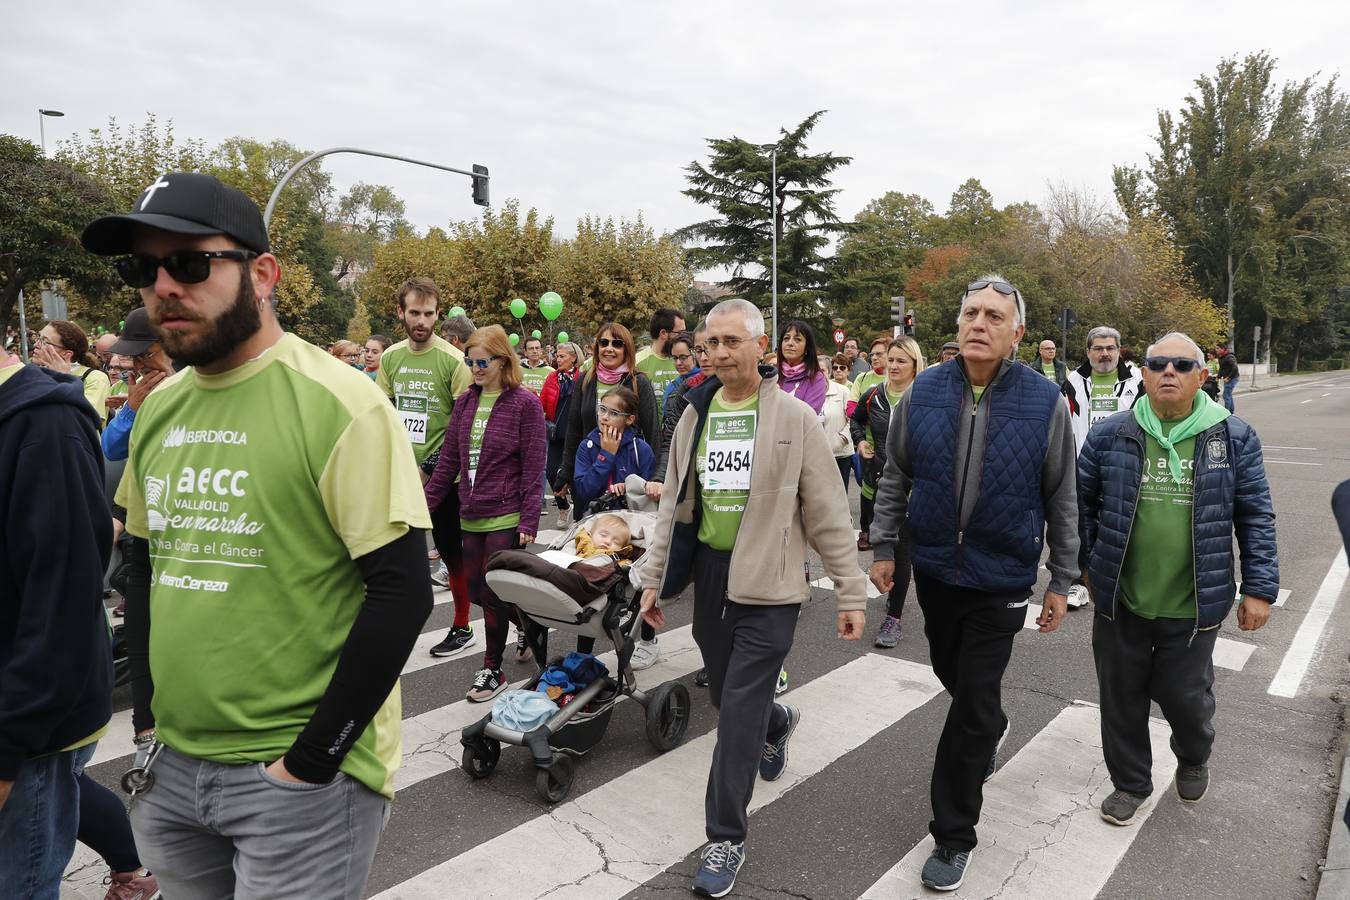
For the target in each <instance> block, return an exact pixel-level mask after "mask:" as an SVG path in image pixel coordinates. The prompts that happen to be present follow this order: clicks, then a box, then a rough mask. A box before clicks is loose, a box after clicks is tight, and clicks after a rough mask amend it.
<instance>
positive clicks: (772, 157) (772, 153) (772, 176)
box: [759, 144, 778, 347]
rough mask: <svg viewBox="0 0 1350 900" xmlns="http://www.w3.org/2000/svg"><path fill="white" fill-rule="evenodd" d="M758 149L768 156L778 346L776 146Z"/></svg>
mask: <svg viewBox="0 0 1350 900" xmlns="http://www.w3.org/2000/svg"><path fill="white" fill-rule="evenodd" d="M759 149H761V150H765V151H767V152H768V154H769V216H770V217H771V219H770V222H769V227H770V228H772V229H773V233H772V240H773V251H772V252H773V262H772V265H771V269H772V271H773V343H772V344H771V345H770V346H773V347H777V346H778V145H777V144H760V145H759Z"/></svg>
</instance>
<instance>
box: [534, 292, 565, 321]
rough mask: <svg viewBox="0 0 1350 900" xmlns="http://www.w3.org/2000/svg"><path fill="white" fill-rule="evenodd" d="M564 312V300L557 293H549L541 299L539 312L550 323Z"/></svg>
mask: <svg viewBox="0 0 1350 900" xmlns="http://www.w3.org/2000/svg"><path fill="white" fill-rule="evenodd" d="M562 311H563V298H562V297H561V296H559V295H558V293H557V292H556V291H549V292H548V293H547V294H544V296H542V297H540V298H539V312H541V313H543V315H544V318H545V319H548V320H549V321H550V322H552V321H553V320H554V319H556V318H558V316H560V315H562Z"/></svg>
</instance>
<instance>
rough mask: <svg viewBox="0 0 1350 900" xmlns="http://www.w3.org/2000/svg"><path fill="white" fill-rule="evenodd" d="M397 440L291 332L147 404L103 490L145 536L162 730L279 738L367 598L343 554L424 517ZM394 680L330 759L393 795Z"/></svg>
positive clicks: (365, 392)
mask: <svg viewBox="0 0 1350 900" xmlns="http://www.w3.org/2000/svg"><path fill="white" fill-rule="evenodd" d="M412 462H413V455H412V450H411V449H410V447H409V445H408V437H407V434H406V433H405V432H404V430H403V427H402V425H401V424H400V422H399V420H398V418H397V417H396V415H395V413H394V410H393V408H392V407H391V406H390V405H389V402H388V400H386V399H385V397H384V396H383V395H382V394H381V393H380V391H379V390H378V389H377V388H376V387H375V386H374V385H373V384H371V382H370V379H369V378H366V377H365V376H364V375H363V374H361V373H360V372H358V371H356V370H355V369H353V368H352V367H351V366H347V365H343V363H342V362H341V361H339V360H336V359H334V358H333V357H331V356H329V355H328V354H327V353H324V352H323V351H322V350H320V349H319V348H317V347H314V346H312V345H310V344H307V343H305V342H304V341H302V340H300V339H299V338H298V337H295V336H294V335H290V334H287V335H285V336H283V337H282V338H281V339H280V340H279V341H277V343H276V344H274V345H273V346H272V347H271V348H270V349H268V350H267V351H266V352H264V353H263V354H262V355H260V356H258V357H257V358H256V359H253V360H251V361H249V362H247V363H245V364H244V365H242V366H239V367H238V368H235V369H232V370H231V371H229V372H225V373H223V374H219V375H203V374H201V373H199V372H198V371H197V370H195V369H191V368H189V369H185V370H183V371H182V372H179V373H178V374H177V375H174V376H172V377H171V378H169V379H168V380H167V381H165V382H164V383H163V384H162V385H160V387H158V388H157V389H156V390H155V392H154V393H153V394H151V395H150V396H149V397H147V398H146V400H145V403H144V404H143V405H142V406H141V408H140V411H139V412H138V413H137V415H136V423H135V426H134V427H133V428H132V432H131V456H130V460H129V462H128V465H127V470H126V474H125V476H124V477H123V479H122V483H121V486H120V487H119V488H118V491H117V502H118V503H119V504H121V505H122V506H125V507H126V510H127V530H128V531H129V532H131V533H132V534H134V535H135V536H137V537H140V538H145V539H147V540H148V541H149V543H150V557H151V568H152V580H151V587H150V612H151V617H152V620H153V622H154V628H153V629H151V632H150V673H151V676H152V677H153V678H154V683H155V696H154V700H153V701H152V704H151V708H152V710H153V712H154V715H155V725H156V730H157V732H158V734H159V737H160V739H161V740H162V741H163V742H164V743H165V744H167V745H169V746H170V747H173V748H174V749H175V750H177V751H179V752H181V753H185V754H187V755H189V756H195V757H197V758H199V759H209V760H213V761H215V762H222V763H246V762H267V763H270V762H272V761H273V760H276V759H278V758H279V757H281V756H282V755H283V754H285V752H286V751H287V750H288V749H290V747H291V745H292V744H293V743H294V742H295V739H296V737H297V736H298V735H299V734H300V731H301V730H302V729H303V728H304V727H305V725H306V724H307V723H308V722H309V720H310V717H311V716H312V715H313V713H314V710H315V708H316V707H317V706H318V703H319V699H320V697H322V696H323V693H324V691H325V690H327V688H328V684H329V682H330V681H331V680H332V676H333V670H334V669H335V668H336V667H337V662H338V656H339V654H340V653H341V651H342V648H343V645H344V644H345V643H346V641H347V636H348V633H349V632H350V631H351V628H352V624H353V623H354V622H355V621H356V615H357V612H358V611H359V610H360V608H361V604H362V603H363V602H364V601H365V583H364V582H363V580H362V578H361V571H360V569H359V568H358V567H357V565H356V562H355V560H356V559H357V558H358V557H361V556H364V555H365V554H367V553H370V552H371V551H372V550H376V549H378V548H380V547H383V546H385V545H386V544H388V543H389V542H391V541H393V540H395V539H397V538H398V537H400V536H402V535H403V534H405V533H407V531H408V528H409V527H416V528H429V527H431V519H430V516H429V515H428V514H427V504H426V500H425V497H424V495H423V493H422V484H421V480H420V478H419V477H418V474H417V469H416V468H415V467H414V466H413V465H412ZM400 710H401V704H400V699H399V689H398V687H397V685H396V686H395V687H394V689H393V691H391V692H390V694H389V697H388V699H387V700H385V702H384V705H383V706H382V707H381V708H380V710H379V711H378V712H377V713H376V715H375V717H374V719H373V720H372V721H371V722H370V724H369V725H368V726H366V728H365V730H364V731H363V732H362V733H361V735H360V736H359V737H358V738H357V740H356V743H355V745H354V746H353V747H352V749H351V751H350V752H349V753H348V754H347V756H346V757H345V758H344V760H343V762H342V766H341V769H342V771H343V772H346V773H347V774H348V775H350V776H351V777H353V778H355V779H356V780H358V781H360V782H361V783H362V784H364V785H366V786H367V787H369V788H370V789H371V790H373V791H377V792H379V793H382V794H384V795H386V796H393V783H394V771H395V770H396V769H397V768H398V763H399V753H400V736H399V735H400V730H399V719H400Z"/></svg>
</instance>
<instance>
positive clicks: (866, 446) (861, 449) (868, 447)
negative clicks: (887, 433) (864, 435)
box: [858, 441, 877, 459]
mask: <svg viewBox="0 0 1350 900" xmlns="http://www.w3.org/2000/svg"><path fill="white" fill-rule="evenodd" d="M858 453H859V454H861V456H862V458H863V459H872V458H874V457H875V456H876V455H877V451H876V450H874V449H873V448H872V442H871V441H863V442H862V443H861V444H859V445H858Z"/></svg>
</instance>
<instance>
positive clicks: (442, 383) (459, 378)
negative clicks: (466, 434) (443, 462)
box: [375, 337, 473, 466]
mask: <svg viewBox="0 0 1350 900" xmlns="http://www.w3.org/2000/svg"><path fill="white" fill-rule="evenodd" d="M458 353H459V351H458V350H457V349H456V348H455V347H453V346H452V345H451V344H450V342H449V341H447V340H445V339H444V338H441V337H433V338H432V339H431V345H430V346H429V347H427V348H426V349H425V350H414V349H412V347H411V346H410V345H409V344H408V341H406V340H402V341H399V342H398V343H397V344H395V345H394V346H392V347H390V348H389V349H388V350H386V351H384V354H383V355H382V356H380V370H379V372H378V374H376V376H375V383H376V384H377V385H379V388H380V390H382V391H384V395H385V396H386V397H388V398H389V399H391V400H393V401H394V409H395V410H397V412H398V417H399V421H400V422H402V423H403V428H404V430H405V431H406V432H407V435H408V437H407V440H408V442H409V443H411V444H412V448H413V456H414V457H415V458H416V459H417V464H418V465H419V466H420V465H422V463H424V462H426V460H427V457H428V456H430V455H431V454H432V453H433V452H434V451H436V450H439V449H440V446H441V443H442V442H443V441H444V440H445V428H446V425H448V424H449V422H450V413H451V412H452V411H453V410H454V408H455V399H456V398H457V397H459V395H460V394H462V393H464V392H465V391H466V390H468V389H469V384H470V383H471V382H472V381H473V376H472V375H471V374H470V373H469V367H468V366H466V365H465V364H464V361H463V357H462V355H461V356H456V354H458Z"/></svg>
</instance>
